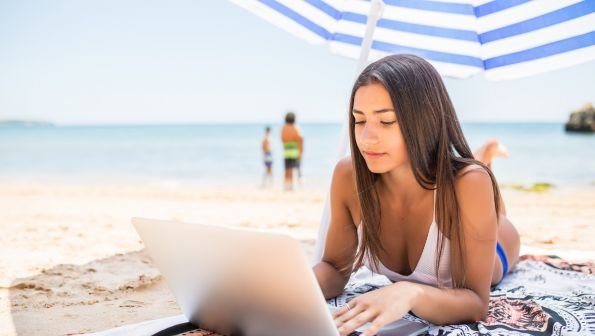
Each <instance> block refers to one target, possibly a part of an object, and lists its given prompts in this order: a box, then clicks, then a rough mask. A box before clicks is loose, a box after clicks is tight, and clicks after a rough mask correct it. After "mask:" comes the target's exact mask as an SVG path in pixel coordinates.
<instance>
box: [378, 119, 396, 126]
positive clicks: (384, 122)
mask: <svg viewBox="0 0 595 336" xmlns="http://www.w3.org/2000/svg"><path fill="white" fill-rule="evenodd" d="M396 122H397V121H396V120H393V121H381V122H380V123H381V124H382V125H392V124H394V123H396Z"/></svg>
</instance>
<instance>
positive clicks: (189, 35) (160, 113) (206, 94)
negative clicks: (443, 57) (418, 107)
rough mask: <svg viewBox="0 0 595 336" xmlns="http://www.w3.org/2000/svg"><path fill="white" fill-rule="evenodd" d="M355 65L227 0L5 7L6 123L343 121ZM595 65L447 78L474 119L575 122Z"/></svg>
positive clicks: (1, 83)
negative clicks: (290, 114)
mask: <svg viewBox="0 0 595 336" xmlns="http://www.w3.org/2000/svg"><path fill="white" fill-rule="evenodd" d="M355 68H356V61H355V60H351V59H346V58H342V57H339V56H336V55H333V54H331V53H330V52H329V51H328V49H327V48H326V46H321V45H311V44H308V43H306V42H304V41H302V40H300V39H298V38H296V37H294V36H292V35H290V34H288V33H286V32H285V31H282V30H280V29H279V28H277V27H275V26H272V25H271V24H269V23H267V22H265V21H263V20H262V19H260V18H258V17H256V16H255V15H253V14H251V13H249V12H246V11H245V10H243V9H241V8H239V7H236V6H235V5H233V4H231V3H229V2H227V1H224V0H203V1H196V0H173V1H140V0H127V1H116V0H101V1H99V0H85V1H80V0H70V1H61V0H54V1H12V0H0V120H1V119H26V120H45V121H51V122H55V123H59V124H121V123H124V124H130V123H140V124H152V123H201V122H214V123H219V122H278V121H280V120H281V118H282V116H283V115H284V113H285V112H286V111H287V110H289V109H291V110H294V111H296V112H297V113H298V117H299V120H300V121H302V122H318V121H331V122H335V121H337V122H338V121H340V120H342V115H343V114H344V113H346V108H347V99H348V95H349V89H350V87H351V84H352V81H353V79H354V76H355ZM593 78H595V62H590V63H586V64H583V65H579V66H576V67H572V68H568V69H563V70H559V71H555V72H551V73H547V74H542V75H537V76H532V77H528V78H523V79H517V80H512V81H504V82H488V81H486V80H485V79H484V78H483V77H482V76H476V77H474V78H472V79H467V80H454V79H445V82H446V85H447V87H448V89H449V92H450V94H451V97H452V99H453V102H454V104H455V107H456V108H457V111H458V114H459V117H460V118H461V119H462V120H463V121H535V122H542V121H564V120H565V119H566V118H567V115H568V113H569V111H570V110H573V109H577V108H579V107H580V106H581V105H583V104H584V103H586V102H593V103H595V90H594V89H593Z"/></svg>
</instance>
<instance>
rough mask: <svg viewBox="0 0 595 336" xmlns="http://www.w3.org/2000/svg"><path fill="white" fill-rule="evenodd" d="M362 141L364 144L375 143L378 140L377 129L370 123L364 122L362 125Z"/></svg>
mask: <svg viewBox="0 0 595 336" xmlns="http://www.w3.org/2000/svg"><path fill="white" fill-rule="evenodd" d="M362 140H363V141H362V142H363V143H364V144H370V145H373V144H377V143H378V142H379V137H378V130H377V129H376V127H375V126H374V125H370V123H366V124H365V125H364V129H363V130H362Z"/></svg>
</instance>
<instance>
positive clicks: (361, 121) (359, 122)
mask: <svg viewBox="0 0 595 336" xmlns="http://www.w3.org/2000/svg"><path fill="white" fill-rule="evenodd" d="M364 123H366V121H365V120H356V121H355V124H356V125H363V124H364Z"/></svg>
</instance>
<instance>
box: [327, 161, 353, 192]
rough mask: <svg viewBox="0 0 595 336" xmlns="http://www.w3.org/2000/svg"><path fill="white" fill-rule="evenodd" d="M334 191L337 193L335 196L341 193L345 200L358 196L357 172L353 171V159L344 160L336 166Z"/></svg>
mask: <svg viewBox="0 0 595 336" xmlns="http://www.w3.org/2000/svg"><path fill="white" fill-rule="evenodd" d="M333 191H335V194H336V193H337V192H339V193H340V194H341V195H343V196H345V198H351V197H353V196H357V194H356V184H355V171H354V170H353V164H352V161H351V157H346V158H343V159H341V160H339V162H337V164H336V165H335V170H334V172H333Z"/></svg>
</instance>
